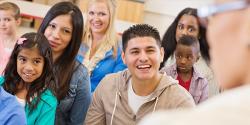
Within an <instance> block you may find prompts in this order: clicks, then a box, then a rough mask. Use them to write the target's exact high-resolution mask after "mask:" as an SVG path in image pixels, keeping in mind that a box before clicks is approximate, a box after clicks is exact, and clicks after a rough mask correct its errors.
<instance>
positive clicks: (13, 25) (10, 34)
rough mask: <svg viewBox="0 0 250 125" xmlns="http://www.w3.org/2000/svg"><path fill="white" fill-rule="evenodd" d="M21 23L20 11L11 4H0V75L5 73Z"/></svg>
mask: <svg viewBox="0 0 250 125" xmlns="http://www.w3.org/2000/svg"><path fill="white" fill-rule="evenodd" d="M20 23H21V18H20V9H19V7H18V6H17V5H16V4H14V3H11V2H4V3H1V4H0V74H2V73H3V69H4V68H5V66H6V64H7V62H8V60H9V56H10V54H11V52H12V50H13V48H14V45H15V41H16V39H17V35H16V34H17V27H18V26H19V25H20Z"/></svg>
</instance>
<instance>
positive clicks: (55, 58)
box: [53, 52, 61, 63]
mask: <svg viewBox="0 0 250 125" xmlns="http://www.w3.org/2000/svg"><path fill="white" fill-rule="evenodd" d="M60 55H61V54H60V53H55V52H53V62H54V63H55V62H56V60H57V59H58V58H59V57H60Z"/></svg>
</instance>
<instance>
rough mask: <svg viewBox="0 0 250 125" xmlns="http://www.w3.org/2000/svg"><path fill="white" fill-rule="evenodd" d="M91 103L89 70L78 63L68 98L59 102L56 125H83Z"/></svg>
mask: <svg viewBox="0 0 250 125" xmlns="http://www.w3.org/2000/svg"><path fill="white" fill-rule="evenodd" d="M90 101H91V92H90V81H89V75H88V71H87V68H86V67H85V66H83V65H82V64H80V63H79V62H77V61H76V67H75V71H74V73H73V75H72V78H71V80H70V88H69V91H68V94H67V96H66V97H65V98H64V99H62V100H60V101H59V105H58V107H57V112H56V125H82V124H83V122H84V120H85V116H86V114H87V111H88V107H89V104H90Z"/></svg>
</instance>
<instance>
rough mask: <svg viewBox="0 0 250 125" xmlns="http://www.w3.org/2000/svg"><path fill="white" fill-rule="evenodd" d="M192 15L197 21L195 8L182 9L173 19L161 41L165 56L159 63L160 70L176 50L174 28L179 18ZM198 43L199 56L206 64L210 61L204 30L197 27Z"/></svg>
mask: <svg viewBox="0 0 250 125" xmlns="http://www.w3.org/2000/svg"><path fill="white" fill-rule="evenodd" d="M185 14H187V15H192V16H194V17H196V18H197V19H198V16H197V9H195V8H185V9H183V10H182V11H181V12H180V13H179V14H178V15H177V17H176V18H175V20H174V22H173V23H172V24H171V25H170V26H169V27H168V29H167V31H166V32H165V34H164V36H163V39H162V47H163V48H164V51H165V55H164V58H163V63H161V68H162V67H163V66H164V64H165V62H166V61H167V59H168V58H169V57H170V56H171V55H173V53H174V51H175V48H176V44H177V42H176V38H175V36H176V28H177V25H178V22H179V20H180V18H181V17H182V16H183V15H185ZM199 31H200V32H199V38H198V39H199V43H200V52H201V56H202V57H203V58H204V59H205V60H206V61H207V62H208V61H209V60H210V56H209V52H208V51H209V46H208V43H207V40H206V29H205V28H204V27H202V26H201V25H199Z"/></svg>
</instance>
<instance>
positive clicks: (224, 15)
mask: <svg viewBox="0 0 250 125" xmlns="http://www.w3.org/2000/svg"><path fill="white" fill-rule="evenodd" d="M198 15H199V17H200V21H201V22H202V24H203V26H204V27H206V28H207V38H208V43H209V46H210V56H211V65H212V68H213V70H214V72H215V75H216V76H217V78H218V80H219V81H220V82H219V83H220V86H221V87H222V88H223V89H225V91H224V92H223V93H221V94H220V95H218V96H216V97H214V98H211V99H209V100H207V101H206V102H204V103H203V104H201V105H199V106H197V107H196V108H195V109H193V110H183V111H173V112H167V111H165V112H158V113H156V114H153V115H151V116H147V117H145V118H144V120H142V122H141V123H140V124H139V125H152V124H161V125H164V124H168V125H201V124H202V125H250V119H249V115H250V68H248V65H249V63H250V35H249V33H250V0H216V4H215V5H211V6H207V7H203V8H200V9H199V10H198Z"/></svg>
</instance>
